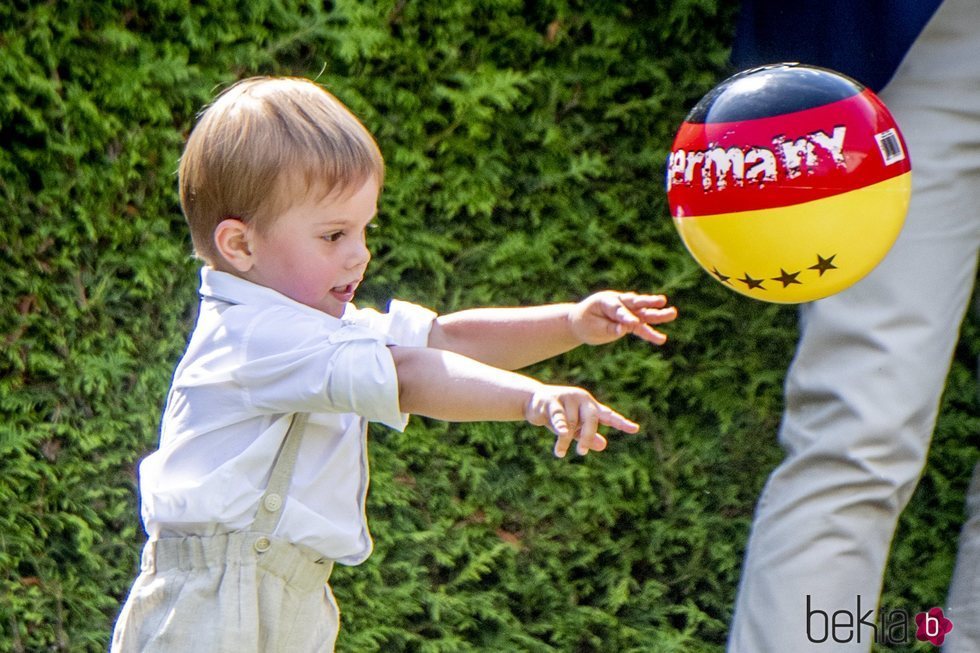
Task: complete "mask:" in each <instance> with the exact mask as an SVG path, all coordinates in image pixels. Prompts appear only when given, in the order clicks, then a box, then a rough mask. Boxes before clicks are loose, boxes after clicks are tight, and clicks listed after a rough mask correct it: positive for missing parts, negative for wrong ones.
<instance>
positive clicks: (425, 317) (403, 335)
mask: <svg viewBox="0 0 980 653" xmlns="http://www.w3.org/2000/svg"><path fill="white" fill-rule="evenodd" d="M436 317H438V315H437V314H436V313H435V312H434V311H431V310H429V309H428V308H425V307H424V306H419V305H418V304H413V303H411V302H405V301H401V300H399V299H393V300H391V303H390V304H388V312H387V313H379V312H378V311H376V310H374V309H373V308H362V309H353V310H351V311H348V312H347V313H345V314H344V321H345V322H347V321H349V322H350V323H353V324H358V325H362V326H364V327H367V328H369V329H371V330H373V331H378V332H379V333H382V334H384V335H385V337H386V338H387V342H388V344H390V345H401V346H403V347H425V346H427V345H428V344H429V332H430V331H431V330H432V323H433V321H435V319H436Z"/></svg>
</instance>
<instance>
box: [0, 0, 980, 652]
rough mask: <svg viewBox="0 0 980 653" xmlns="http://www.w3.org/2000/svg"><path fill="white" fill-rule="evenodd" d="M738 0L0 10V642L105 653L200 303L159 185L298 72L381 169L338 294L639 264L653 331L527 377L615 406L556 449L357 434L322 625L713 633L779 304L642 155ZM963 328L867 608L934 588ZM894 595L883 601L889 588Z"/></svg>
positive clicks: (382, 629) (966, 425) (435, 299)
mask: <svg viewBox="0 0 980 653" xmlns="http://www.w3.org/2000/svg"><path fill="white" fill-rule="evenodd" d="M731 5H732V3H723V2H719V1H718V0H675V1H671V2H668V1H665V0H655V1H651V2H639V1H632V2H581V1H570V0H541V1H536V2H517V1H516V0H493V1H487V2H466V1H464V0H451V1H446V2H441V1H435V0H426V1H419V2H406V1H405V0H387V1H385V0H375V1H372V2H360V1H355V0H337V1H336V2H333V3H315V2H301V1H298V0H254V1H251V2H247V3H232V2H222V1H220V0H204V1H202V2H194V3H191V2H189V1H188V0H150V1H146V2H138V3H137V2H132V1H131V0H114V1H113V2H99V3H96V2H81V1H78V0H74V1H67V2H50V3H33V2H22V1H19V2H11V3H6V4H4V5H3V6H0V94H2V98H0V147H2V149H0V210H2V215H3V220H2V223H0V225H2V226H0V229H2V236H0V278H2V279H3V280H4V284H3V287H2V289H0V293H2V297H3V302H2V306H3V310H2V311H0V339H2V341H3V345H4V346H3V347H2V348H0V361H2V363H0V365H2V367H0V499H2V501H3V503H4V505H5V507H6V510H5V511H3V513H2V514H0V653H7V652H20V651H42V650H44V651H101V650H105V647H106V644H107V642H108V637H109V633H110V630H111V626H112V623H113V621H114V619H115V616H116V612H117V610H118V607H119V605H120V603H121V601H122V600H123V598H124V596H125V593H126V591H127V589H128V586H129V584H130V582H131V581H132V579H133V577H134V575H135V573H136V569H137V561H138V554H139V549H140V546H141V543H142V539H143V536H142V531H141V529H140V527H139V522H138V512H137V498H136V491H135V468H136V464H137V462H138V460H139V459H140V458H141V457H142V456H143V455H145V454H146V453H147V452H148V451H150V450H151V449H152V448H153V447H154V446H155V443H156V436H157V425H158V420H159V411H160V408H161V405H162V402H163V400H164V396H165V393H166V389H167V385H168V382H169V379H170V374H171V371H172V369H173V366H174V364H175V363H176V361H177V359H178V357H179V356H180V353H181V350H182V348H183V345H184V342H185V339H186V337H187V335H188V333H189V331H190V328H191V326H192V324H193V315H194V306H195V303H196V295H195V291H196V264H195V262H194V261H193V260H192V259H191V258H190V245H189V238H188V236H187V234H186V229H185V227H184V224H183V220H182V218H181V216H180V212H179V207H178V203H177V198H176V175H175V170H176V167H177V160H178V157H179V154H180V149H181V145H182V143H183V141H184V138H185V137H186V133H187V131H188V129H189V128H190V126H191V125H192V123H193V119H194V116H195V113H196V112H197V111H198V110H199V108H200V107H201V106H202V105H203V104H204V103H206V102H207V101H208V100H209V99H210V98H212V97H213V96H214V93H215V92H216V90H218V89H220V88H221V87H223V86H224V85H226V84H228V83H230V82H231V81H233V80H235V79H237V78H240V77H243V76H248V75H252V74H296V75H303V76H308V77H315V78H317V79H319V81H320V82H321V83H323V84H324V85H326V86H327V87H328V88H330V89H331V90H332V91H333V92H334V93H336V94H337V95H338V96H339V97H340V98H341V99H343V100H344V101H345V102H347V103H348V104H349V105H350V106H351V108H352V109H353V110H354V111H355V112H356V113H357V114H358V115H360V116H361V117H362V118H363V120H364V121H365V123H366V124H367V125H368V126H369V128H370V129H371V130H372V131H373V132H374V133H375V134H376V135H377V138H378V140H379V143H380V145H381V148H382V150H383V152H384V154H385V156H386V159H387V162H388V179H387V184H386V190H385V192H384V195H383V197H382V207H381V216H380V222H381V225H382V229H381V230H380V232H379V234H378V235H377V236H376V237H375V243H374V249H375V251H374V257H375V258H374V262H373V263H372V268H371V270H370V275H369V279H370V281H369V283H367V284H366V285H365V287H364V288H363V289H362V297H361V301H363V302H366V303H373V304H375V305H378V306H383V305H384V303H385V302H386V301H387V300H388V299H389V298H391V297H396V296H397V297H402V298H405V299H409V300H413V301H417V302H419V303H422V304H426V305H429V306H431V307H433V308H435V309H437V310H439V311H443V312H444V311H450V310H454V309H458V308H462V307H468V306H476V305H484V304H499V305H508V304H519V303H520V304H523V303H532V302H534V303H537V302H549V301H563V300H570V299H575V298H579V297H582V296H584V295H586V294H588V293H589V292H590V291H592V290H596V289H599V288H604V287H617V288H637V289H644V290H658V291H659V290H662V291H666V292H668V293H669V294H670V295H671V298H672V299H673V301H674V302H675V303H676V304H677V305H678V306H679V307H680V308H681V312H682V317H681V319H680V320H679V321H678V323H677V324H676V325H672V326H671V327H670V328H669V332H670V335H671V342H670V343H669V344H668V345H667V346H666V347H665V348H664V349H662V350H660V351H656V350H653V349H651V348H650V347H648V346H646V345H645V344H643V343H640V342H636V341H633V342H620V343H617V344H615V345H612V346H608V347H606V348H604V349H602V350H586V349H581V350H577V351H575V352H572V353H570V354H568V355H566V356H563V357H561V358H558V359H555V360H553V361H549V362H547V363H543V364H541V365H538V366H536V367H535V368H534V369H533V370H532V372H533V373H535V374H537V375H540V376H541V377H543V378H547V379H552V380H555V381H560V382H569V383H579V384H584V385H586V386H587V387H589V388H591V389H593V390H594V391H595V392H596V394H597V395H598V396H600V397H601V398H602V399H605V400H608V401H609V402H610V403H612V404H613V405H615V406H617V407H618V408H620V409H622V411H623V412H625V413H626V414H628V415H630V416H632V417H634V418H636V419H638V420H639V421H640V422H641V423H642V425H643V431H642V433H641V434H639V435H636V436H622V435H618V434H617V435H614V436H612V443H611V446H610V449H609V451H607V452H605V453H604V454H602V455H598V456H589V457H588V458H587V459H584V460H580V459H574V460H565V461H559V460H555V459H553V458H552V457H551V455H550V445H551V441H550V438H549V437H548V436H547V435H546V434H545V433H543V432H541V431H539V430H535V429H532V428H530V427H525V426H518V425H501V424H474V425H447V424H443V423H438V422H430V421H427V420H422V419H415V420H414V421H413V424H412V425H411V426H410V428H409V430H408V431H407V432H406V433H405V434H395V433H392V432H388V431H385V430H384V429H381V428H376V429H374V430H373V431H372V435H373V443H372V450H371V460H372V474H373V484H372V493H371V495H370V502H369V514H370V518H371V524H372V529H373V533H374V535H375V539H376V552H375V554H374V556H373V557H372V558H371V559H370V560H369V561H368V562H367V563H365V564H364V565H361V566H359V567H356V568H349V569H338V570H337V571H336V572H335V577H334V580H333V585H334V588H335V592H336V594H337V595H338V598H339V601H340V604H341V606H342V608H343V610H344V614H343V629H342V634H341V639H340V643H339V648H340V650H342V651H358V652H362V651H386V652H387V651H420V652H438V651H451V652H458V651H459V652H461V651H583V652H584V651H623V652H628V651H719V650H721V648H722V646H723V642H724V639H725V634H726V622H727V620H728V618H729V616H730V610H731V605H732V601H733V597H734V591H735V586H736V583H737V577H738V570H739V565H740V561H741V553H742V547H743V546H744V542H745V537H746V535H747V530H748V524H749V521H750V518H751V513H752V510H753V506H754V503H755V499H756V496H757V493H758V490H759V489H760V487H761V485H762V483H763V482H764V479H765V477H766V475H767V473H768V471H769V470H770V469H771V467H772V466H773V465H774V464H775V463H776V461H777V460H778V459H779V451H778V449H777V447H776V445H775V437H774V433H775V429H776V425H777V421H778V419H779V414H780V409H781V404H780V402H781V393H780V390H781V387H780V386H781V382H782V374H783V371H784V369H785V367H786V364H787V363H788V359H789V356H790V355H791V353H792V347H793V343H794V338H795V336H794V324H793V322H794V314H793V312H792V310H791V309H786V308H778V307H774V306H763V305H760V304H756V303H752V302H749V301H747V300H745V299H743V298H740V297H737V296H735V295H734V294H732V293H728V292H727V291H725V290H724V289H722V288H721V287H720V286H718V285H717V284H715V283H713V282H712V281H710V279H708V278H707V277H706V275H704V274H703V273H702V272H700V270H699V269H698V268H697V266H696V265H695V264H694V263H693V262H692V261H691V259H690V258H689V257H688V256H687V255H686V253H685V252H684V250H683V248H682V246H681V244H680V241H679V239H678V238H677V236H676V234H675V233H674V231H673V228H672V226H671V224H670V221H669V220H668V219H667V217H666V216H667V210H666V206H665V197H664V193H663V184H662V179H663V163H664V160H665V158H666V155H667V152H668V151H669V147H670V143H671V140H672V138H673V133H674V130H675V129H676V126H677V125H678V124H679V122H680V120H681V118H682V117H683V115H684V114H685V112H686V110H687V109H688V108H689V107H690V106H691V105H692V104H693V103H694V102H695V101H696V100H697V99H698V98H699V97H700V96H701V95H702V94H703V93H704V92H705V91H706V90H707V89H708V88H710V87H711V86H712V85H713V84H714V83H715V82H716V81H717V80H718V79H720V78H721V77H722V76H723V75H724V74H725V72H726V70H725V61H726V59H727V43H728V42H729V39H730V35H729V31H730V25H731V19H732V11H733V9H732V7H731ZM978 343H980V334H978V330H977V327H976V325H975V324H968V325H967V327H966V329H965V331H964V337H963V342H962V343H961V347H960V350H959V352H958V358H957V363H956V367H955V368H954V373H953V374H952V376H951V381H950V391H949V392H948V394H947V398H946V403H945V406H944V414H943V418H942V420H941V422H940V427H939V431H938V433H937V443H936V446H935V447H934V450H933V457H934V458H935V460H934V461H933V462H934V465H933V466H932V467H931V468H930V471H929V472H928V473H927V476H926V479H925V482H924V483H923V488H922V489H921V490H920V492H919V493H917V495H916V498H915V499H914V501H913V506H912V510H910V512H909V514H908V515H907V516H906V519H905V520H903V525H902V529H903V530H902V534H901V536H900V537H899V538H898V539H897V544H896V551H895V556H894V562H893V570H892V571H891V573H890V579H891V580H890V581H889V585H888V588H889V589H888V591H889V594H887V595H886V601H890V602H891V604H893V605H896V606H897V607H901V606H902V605H904V603H908V604H909V605H915V606H916V607H921V606H922V605H924V604H925V603H936V604H938V603H940V602H941V600H942V594H941V593H942V588H943V586H944V582H945V578H946V577H948V573H949V571H948V569H949V566H950V564H951V560H952V546H953V542H952V540H953V538H950V537H949V536H948V533H949V532H950V531H951V530H953V529H955V528H956V525H957V524H958V522H959V520H960V510H961V502H962V492H963V488H964V485H965V482H966V477H967V476H968V473H969V469H970V467H971V465H972V463H973V460H974V458H975V453H974V452H975V450H976V445H977V442H976V437H977V433H978V432H980V428H978V424H977V418H976V403H975V401H976V399H975V394H976V393H975V385H974V384H975V381H974V376H973V375H974V372H975V370H974V369H973V365H974V361H975V360H976V356H977V354H978V349H980V344H978ZM903 602H904V603H903Z"/></svg>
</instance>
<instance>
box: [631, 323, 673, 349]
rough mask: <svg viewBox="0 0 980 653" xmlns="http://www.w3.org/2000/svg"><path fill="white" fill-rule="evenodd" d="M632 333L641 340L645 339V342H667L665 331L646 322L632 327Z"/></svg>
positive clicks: (659, 343) (657, 343) (658, 343)
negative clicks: (658, 329)
mask: <svg viewBox="0 0 980 653" xmlns="http://www.w3.org/2000/svg"><path fill="white" fill-rule="evenodd" d="M633 335H634V336H636V337H637V338H640V339H642V340H646V341H647V342H652V343H653V344H655V345H662V344H664V343H665V342H667V334H666V333H663V332H662V331H657V330H656V329H654V328H653V327H651V326H649V325H647V324H643V325H641V326H638V327H636V328H635V329H633Z"/></svg>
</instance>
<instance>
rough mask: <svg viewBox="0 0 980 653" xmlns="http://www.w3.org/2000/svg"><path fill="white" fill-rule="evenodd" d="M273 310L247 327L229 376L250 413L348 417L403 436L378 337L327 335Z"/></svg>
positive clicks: (353, 331)
mask: <svg viewBox="0 0 980 653" xmlns="http://www.w3.org/2000/svg"><path fill="white" fill-rule="evenodd" d="M281 310H282V309H273V310H272V311H265V312H263V314H262V315H259V316H257V317H256V318H255V319H254V321H253V322H252V324H251V325H249V329H248V330H247V332H246V334H245V337H244V343H243V347H242V351H241V352H240V356H241V357H242V359H243V360H242V361H241V364H240V365H239V366H238V367H237V369H236V371H235V377H236V381H237V382H238V383H239V384H241V386H242V387H243V388H244V389H245V392H246V394H247V397H248V401H249V403H250V404H251V405H252V407H253V408H254V409H255V410H257V411H260V412H268V413H281V412H297V411H304V412H323V413H355V414H357V415H359V416H361V417H363V418H365V419H367V420H369V421H372V422H381V423H382V424H385V425H387V426H390V427H392V428H394V429H396V430H399V431H400V430H403V429H404V428H405V426H406V425H407V423H408V415H406V414H404V413H402V412H401V410H400V408H399V405H398V377H397V374H396V371H395V363H394V360H393V359H392V356H391V352H390V351H389V349H388V342H387V338H386V336H385V334H383V333H381V332H378V331H375V330H373V329H370V328H367V327H364V326H360V325H357V324H353V323H346V324H343V325H342V326H340V327H339V328H333V329H329V328H326V327H325V326H324V325H323V324H322V323H320V322H318V321H317V320H315V319H312V318H309V317H307V316H301V315H291V316H283V315H278V314H276V313H277V312H278V311H281ZM270 313H271V314H270ZM284 317H285V318H286V319H283V318H284Z"/></svg>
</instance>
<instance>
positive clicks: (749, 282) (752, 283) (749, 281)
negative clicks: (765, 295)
mask: <svg viewBox="0 0 980 653" xmlns="http://www.w3.org/2000/svg"><path fill="white" fill-rule="evenodd" d="M739 281H741V282H742V283H744V284H745V285H746V286H748V288H749V290H754V289H755V288H758V289H759V290H765V289H766V288H765V286H763V285H762V282H763V281H764V279H753V278H752V277H750V276H749V273H748V272H746V273H745V276H744V277H742V278H741V279H739Z"/></svg>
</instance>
